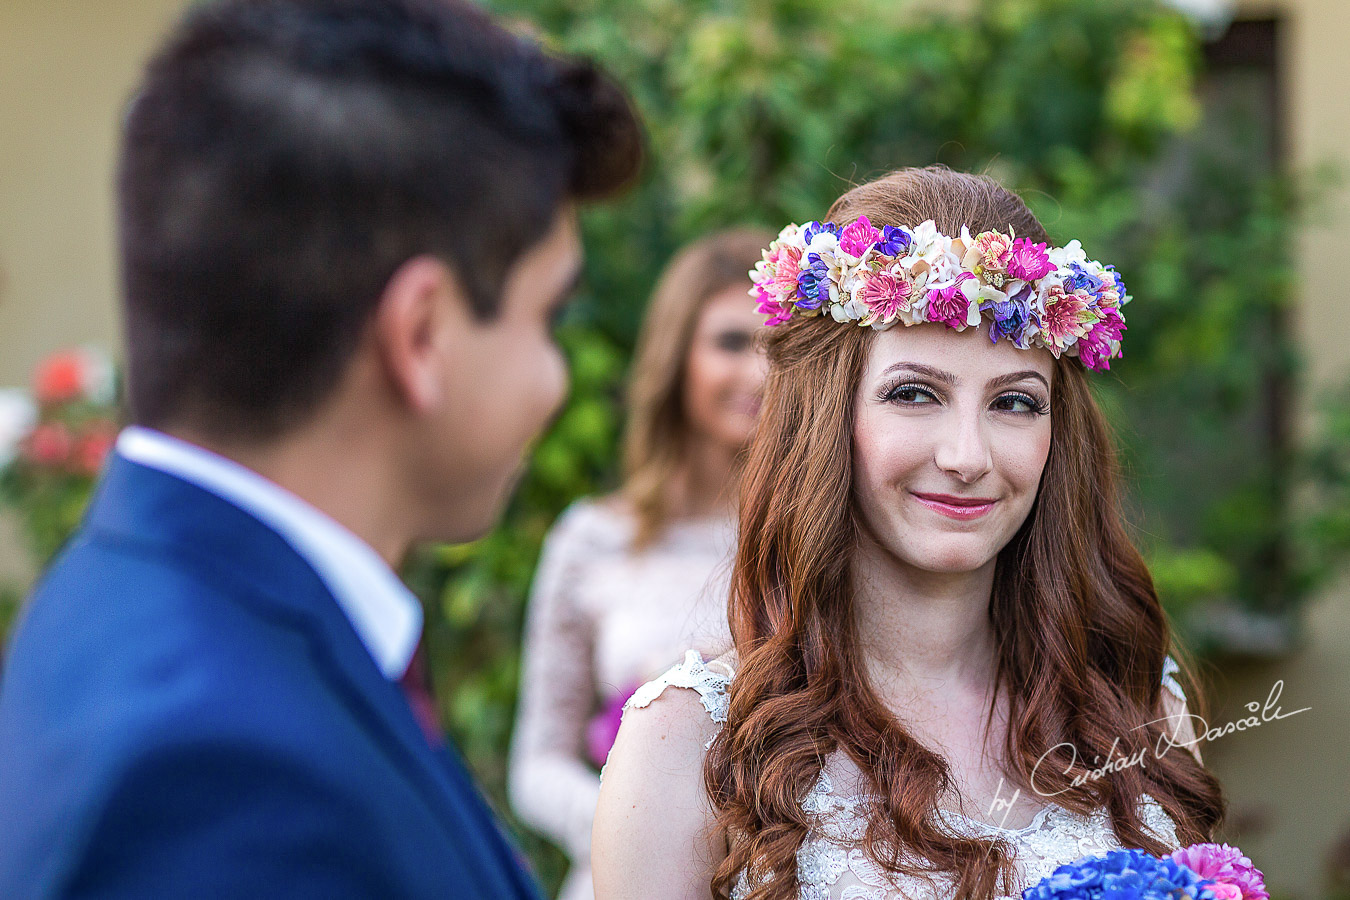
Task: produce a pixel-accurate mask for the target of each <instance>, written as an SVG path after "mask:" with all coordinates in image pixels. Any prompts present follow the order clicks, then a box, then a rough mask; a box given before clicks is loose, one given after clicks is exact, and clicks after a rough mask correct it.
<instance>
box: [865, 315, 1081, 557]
mask: <svg viewBox="0 0 1350 900" xmlns="http://www.w3.org/2000/svg"><path fill="white" fill-rule="evenodd" d="M1053 374H1054V361H1053V359H1052V358H1051V356H1050V353H1049V351H1046V350H1041V349H1037V350H1019V349H1017V348H1016V347H1014V346H1013V345H1012V344H1011V343H1010V342H1009V341H1007V340H1000V341H998V343H991V342H990V340H989V332H988V329H987V327H986V326H985V325H983V324H981V326H980V327H979V328H978V329H976V328H969V329H967V330H965V331H963V332H958V331H953V330H952V329H950V328H948V327H947V326H945V325H941V324H925V325H916V326H912V327H904V326H899V325H897V326H895V327H893V328H891V329H889V330H887V331H884V332H881V333H879V334H877V335H876V336H875V337H874V339H873V341H872V346H871V350H870V351H869V353H868V357H867V362H866V366H865V369H864V372H863V375H862V379H861V381H860V382H859V385H858V392H857V395H856V398H855V412H856V416H855V426H854V432H853V459H854V474H853V488H854V496H855V502H856V503H857V508H858V513H859V515H860V518H861V524H862V526H863V529H864V531H865V532H866V533H867V535H869V536H870V537H871V538H872V540H874V541H875V542H876V543H877V544H878V545H879V546H880V547H881V548H882V549H883V550H885V551H887V552H889V554H890V555H891V556H893V557H894V558H895V559H896V560H897V561H898V562H899V563H900V564H901V565H904V566H910V567H914V568H916V569H919V570H922V571H925V572H932V573H958V572H972V571H975V570H978V569H980V568H982V567H984V566H986V565H989V564H991V563H992V562H993V561H994V559H995V557H997V555H998V552H999V551H1000V550H1001V549H1003V547H1004V546H1005V545H1006V544H1007V543H1008V541H1010V540H1011V539H1012V537H1013V535H1014V534H1016V533H1017V530H1018V528H1020V527H1021V525H1022V523H1023V522H1024V521H1025V520H1026V517H1027V514H1028V513H1029V512H1030V511H1031V506H1032V503H1033V502H1034V501H1035V499H1036V491H1037V489H1038V487H1039V485H1040V479H1041V472H1042V470H1044V468H1045V461H1046V458H1047V457H1048V456H1049V453H1050V392H1051V390H1053V388H1054V385H1053V383H1052V376H1053Z"/></svg>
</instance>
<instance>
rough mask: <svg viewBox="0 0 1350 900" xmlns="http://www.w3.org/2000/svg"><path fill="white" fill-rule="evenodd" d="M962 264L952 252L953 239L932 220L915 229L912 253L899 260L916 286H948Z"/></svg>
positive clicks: (910, 251) (911, 247) (911, 246)
mask: <svg viewBox="0 0 1350 900" xmlns="http://www.w3.org/2000/svg"><path fill="white" fill-rule="evenodd" d="M960 264H961V261H960V260H959V259H957V258H956V255H955V254H954V253H952V239H951V238H949V237H947V236H946V235H945V234H942V233H941V232H940V231H938V230H937V225H935V224H934V223H933V220H932V219H929V220H928V221H926V222H924V223H923V224H922V225H920V226H919V227H918V228H915V229H914V240H913V243H911V244H910V248H909V253H908V254H907V255H905V256H903V257H901V258H900V265H902V266H904V267H905V269H906V270H907V271H908V272H909V274H910V277H911V278H912V279H914V282H915V286H916V287H922V288H933V287H946V286H947V285H948V284H950V283H951V281H952V280H953V279H954V278H955V277H956V272H955V271H954V270H955V269H956V268H957V267H959V266H960Z"/></svg>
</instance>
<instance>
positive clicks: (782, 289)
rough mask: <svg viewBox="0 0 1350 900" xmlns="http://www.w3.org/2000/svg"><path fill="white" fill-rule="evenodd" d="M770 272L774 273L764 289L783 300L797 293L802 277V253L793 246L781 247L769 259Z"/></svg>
mask: <svg viewBox="0 0 1350 900" xmlns="http://www.w3.org/2000/svg"><path fill="white" fill-rule="evenodd" d="M768 263H769V271H770V272H772V273H773V275H772V277H770V278H769V282H768V284H766V285H765V286H764V287H765V289H766V290H768V291H769V293H771V294H774V295H775V296H777V297H780V298H782V299H788V298H790V297H793V296H795V295H796V293H797V279H798V277H800V275H801V271H802V270H801V265H802V251H801V250H800V248H797V247H794V246H792V245H791V244H785V245H784V246H781V247H779V248H778V249H777V250H775V251H774V252H773V254H772V255H771V256H770V257H769V260H768Z"/></svg>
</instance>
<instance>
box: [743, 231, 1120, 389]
mask: <svg viewBox="0 0 1350 900" xmlns="http://www.w3.org/2000/svg"><path fill="white" fill-rule="evenodd" d="M750 278H751V280H752V281H753V282H754V286H753V287H752V288H751V289H750V295H751V296H752V297H754V298H755V299H756V301H757V307H756V308H757V309H758V310H759V312H762V313H764V314H766V315H767V316H768V319H767V320H766V322H765V324H766V325H769V326H775V325H781V324H783V323H784V322H786V321H788V320H789V319H791V318H793V317H794V316H821V315H826V314H828V315H829V316H830V317H831V318H832V319H834V320H835V321H836V322H841V323H845V322H853V323H856V324H858V325H863V326H867V327H870V328H874V329H877V330H878V331H882V330H885V329H887V328H890V327H892V326H894V325H895V324H896V323H897V322H898V323H900V324H902V325H919V324H922V323H924V322H941V323H942V324H944V325H947V326H948V327H949V328H954V329H956V330H957V331H964V330H965V329H966V328H971V327H975V326H978V325H979V324H980V322H981V320H987V321H988V322H989V337H990V340H992V341H998V340H1000V339H1004V338H1006V339H1007V340H1009V341H1011V342H1012V343H1013V344H1014V345H1015V346H1017V347H1019V348H1021V349H1023V350H1027V349H1030V348H1032V347H1044V348H1045V349H1047V350H1049V351H1050V352H1051V353H1052V354H1054V356H1055V358H1059V357H1060V356H1063V355H1066V354H1067V355H1069V356H1076V357H1078V358H1079V360H1081V361H1082V363H1083V365H1085V366H1086V367H1087V368H1089V369H1094V370H1099V371H1101V370H1106V369H1109V368H1110V367H1111V360H1113V359H1116V358H1118V357H1119V356H1120V355H1121V350H1120V342H1121V336H1122V335H1123V334H1124V332H1125V317H1124V316H1123V314H1122V313H1121V307H1122V306H1124V305H1125V304H1126V303H1128V302H1129V301H1130V295H1129V294H1128V293H1126V291H1125V283H1124V282H1123V281H1121V278H1120V275H1118V274H1117V273H1116V271H1115V270H1114V269H1113V268H1112V267H1110V266H1103V265H1102V264H1101V263H1099V262H1096V261H1095V260H1091V259H1088V257H1087V254H1086V253H1084V252H1083V247H1082V245H1081V244H1080V243H1079V242H1078V241H1070V242H1069V243H1068V244H1066V245H1065V246H1063V247H1055V248H1050V249H1047V248H1046V245H1045V244H1041V243H1034V242H1032V241H1029V240H1027V239H1026V238H1019V237H1017V235H1016V234H1015V233H1014V232H1013V230H1012V229H1011V228H1009V229H1008V232H1007V233H1006V234H1005V233H1003V232H1001V231H985V232H981V233H980V234H977V235H971V233H970V231H969V229H967V228H965V227H962V229H961V234H960V235H959V236H958V237H950V236H948V235H945V234H942V233H941V232H940V231H938V229H937V226H936V225H935V224H934V223H933V222H932V220H929V221H927V222H922V223H920V224H919V225H917V226H915V227H913V228H907V227H904V226H892V225H887V226H885V227H883V228H880V229H878V228H876V227H875V226H873V225H872V223H871V221H869V220H868V218H867V217H866V216H861V217H859V218H858V219H855V220H854V221H853V222H850V223H848V224H847V225H843V226H840V225H836V224H834V223H832V222H808V223H806V225H804V226H798V225H788V226H787V227H786V228H784V229H783V230H782V231H781V232H779V234H778V237H777V239H775V240H774V242H773V243H771V244H770V245H769V247H768V249H766V250H765V251H764V258H763V260H761V261H760V262H759V263H757V264H756V265H755V269H754V271H753V272H751V273H750Z"/></svg>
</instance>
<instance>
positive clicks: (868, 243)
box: [839, 216, 881, 259]
mask: <svg viewBox="0 0 1350 900" xmlns="http://www.w3.org/2000/svg"><path fill="white" fill-rule="evenodd" d="M880 239H881V232H880V231H877V230H876V229H875V228H873V227H872V222H871V220H870V219H868V218H867V216H859V217H858V218H857V220H855V221H854V222H853V224H851V225H849V226H847V227H846V228H845V229H844V230H843V231H841V232H840V233H839V249H840V250H843V251H844V252H845V253H847V254H848V255H849V256H852V257H855V258H857V259H862V257H863V254H865V253H866V252H867V251H868V250H871V249H872V245H873V244H875V243H876V242H877V241H878V240H880Z"/></svg>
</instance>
